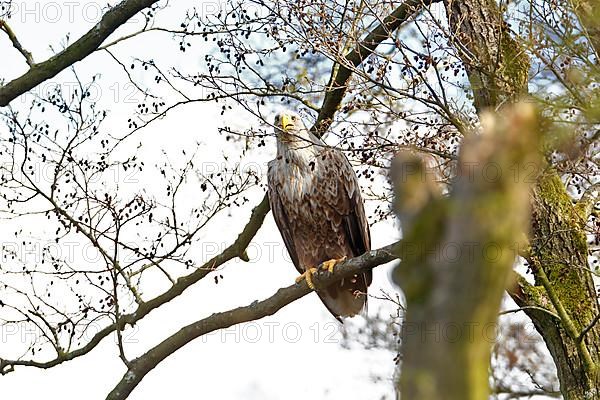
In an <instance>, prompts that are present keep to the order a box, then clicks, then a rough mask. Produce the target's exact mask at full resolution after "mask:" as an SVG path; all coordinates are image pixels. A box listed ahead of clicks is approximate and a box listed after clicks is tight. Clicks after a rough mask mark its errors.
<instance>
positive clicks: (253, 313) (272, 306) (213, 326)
mask: <svg viewBox="0 0 600 400" xmlns="http://www.w3.org/2000/svg"><path fill="white" fill-rule="evenodd" d="M396 245H397V243H394V244H390V245H388V246H385V247H383V248H381V249H379V250H373V251H370V252H368V253H365V254H363V255H362V256H360V257H356V258H352V259H350V260H348V261H346V262H344V263H342V264H339V266H337V267H336V271H335V272H334V273H333V274H330V273H328V272H325V271H322V272H320V273H319V274H318V276H317V277H316V278H315V282H316V284H317V287H324V286H327V285H328V284H330V283H333V282H335V281H337V280H339V279H341V278H344V277H347V276H350V275H353V274H356V273H359V272H362V271H365V270H368V269H371V268H374V267H376V266H378V265H381V264H385V263H387V262H390V261H392V260H394V259H395V256H394V255H393V249H394V246H396ZM310 292H311V290H310V288H309V287H308V285H307V284H306V282H305V281H302V282H301V283H297V284H294V285H291V286H288V287H285V288H282V289H279V290H278V291H277V292H276V293H275V294H274V295H272V296H271V297H269V298H267V299H265V300H262V301H254V302H253V303H251V304H249V305H247V306H245V307H238V308H234V309H232V310H229V311H225V312H219V313H214V314H212V315H211V316H209V317H206V318H203V319H201V320H199V321H196V322H194V323H192V324H190V325H188V326H185V327H183V328H181V329H180V330H179V331H178V332H177V333H175V334H173V335H171V336H169V337H168V338H167V339H165V340H163V341H162V342H161V343H159V344H158V345H156V346H155V347H153V348H152V349H150V350H148V351H147V352H146V353H145V354H143V355H142V356H140V357H138V358H136V359H135V360H133V361H132V362H131V366H130V367H129V368H128V370H127V372H126V373H125V374H124V375H123V378H122V379H121V380H120V381H119V383H118V384H117V385H116V386H115V388H114V389H113V390H112V391H111V392H110V393H109V395H108V396H107V397H106V399H107V400H121V399H126V398H127V397H128V396H129V394H130V393H131V392H132V390H133V389H135V388H136V387H137V385H138V384H139V383H140V382H141V381H142V379H144V377H145V376H146V375H147V374H148V372H150V371H151V370H152V369H154V368H155V367H156V366H157V365H158V364H159V363H161V362H162V361H163V360H164V359H166V358H167V357H169V356H170V355H171V354H173V353H174V352H175V351H177V350H179V349H180V348H182V347H183V346H185V345H186V344H188V343H189V342H191V341H192V340H194V339H196V338H198V337H200V336H202V335H206V334H207V333H210V332H213V331H216V330H218V329H224V328H228V327H230V326H233V325H236V324H240V323H243V322H248V321H255V320H258V319H261V318H264V317H266V316H269V315H273V314H275V313H276V312H277V311H279V310H280V309H282V308H283V307H285V306H286V305H288V304H290V303H292V302H293V301H295V300H298V299H299V298H301V297H303V296H306V295H307V294H308V293H310Z"/></svg>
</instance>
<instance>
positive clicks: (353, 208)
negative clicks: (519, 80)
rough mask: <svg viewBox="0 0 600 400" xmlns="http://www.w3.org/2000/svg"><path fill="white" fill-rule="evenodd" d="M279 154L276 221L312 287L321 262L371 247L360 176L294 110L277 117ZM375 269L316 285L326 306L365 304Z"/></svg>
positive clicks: (337, 309) (273, 193)
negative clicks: (323, 284)
mask: <svg viewBox="0 0 600 400" xmlns="http://www.w3.org/2000/svg"><path fill="white" fill-rule="evenodd" d="M275 134H276V136H277V157H276V158H275V159H274V160H272V161H270V162H269V171H268V186H269V202H270V204H271V210H272V212H273V217H274V218H275V222H276V223H277V227H278V228H279V231H280V232H281V236H282V237H283V241H284V243H285V246H286V248H287V250H288V252H289V253H290V257H291V259H292V262H293V263H294V265H295V267H296V269H297V270H298V272H300V273H301V274H302V275H300V276H299V277H298V278H297V279H296V281H297V282H300V281H301V280H302V279H306V282H307V283H308V285H309V286H310V287H311V288H313V289H314V284H313V281H312V275H313V274H314V273H315V272H316V271H317V267H318V266H319V265H322V267H323V268H326V269H328V270H329V271H333V268H334V267H335V265H336V264H337V263H339V262H341V261H343V260H344V259H346V258H352V257H356V256H359V255H361V254H363V253H365V252H367V251H369V250H370V249H371V238H370V234H369V225H368V222H367V218H366V216H365V210H364V206H363V200H362V197H361V194H360V186H359V184H358V179H357V177H356V174H355V173H354V170H353V169H352V166H351V165H350V162H349V161H348V159H347V158H346V156H345V155H344V154H343V153H342V152H341V151H339V150H336V149H333V148H331V147H328V146H327V145H326V144H325V143H324V142H323V141H322V140H320V139H319V138H317V137H316V136H315V135H313V134H312V133H311V132H309V131H308V130H307V129H306V127H305V126H304V124H303V122H302V120H301V119H300V117H299V116H298V115H296V114H295V113H293V112H288V111H286V112H282V113H280V114H279V115H277V116H276V117H275ZM371 280H372V273H371V271H368V272H365V273H363V274H360V275H354V276H352V277H349V278H346V279H343V280H341V281H338V282H335V283H333V284H331V285H330V286H328V287H326V288H323V289H322V290H317V294H318V295H319V297H320V298H321V300H322V301H323V303H324V304H325V306H326V307H327V309H328V310H329V311H330V312H331V313H332V314H333V315H334V316H335V317H336V318H337V319H338V320H340V321H341V318H340V317H350V316H354V315H356V314H358V313H359V312H360V311H361V310H362V309H363V308H365V307H366V304H367V287H368V286H369V285H370V284H371Z"/></svg>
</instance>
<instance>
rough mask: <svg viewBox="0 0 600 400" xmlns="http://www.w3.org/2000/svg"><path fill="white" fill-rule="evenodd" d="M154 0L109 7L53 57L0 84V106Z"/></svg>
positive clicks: (125, 0) (75, 57)
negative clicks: (99, 18)
mask: <svg viewBox="0 0 600 400" xmlns="http://www.w3.org/2000/svg"><path fill="white" fill-rule="evenodd" d="M157 2H158V0H123V1H122V2H121V3H119V4H118V5H116V6H114V7H113V8H111V9H110V10H109V11H107V12H106V14H104V16H103V17H102V19H101V20H100V22H98V23H97V24H96V25H94V27H93V28H92V29H90V30H89V31H88V32H87V33H86V34H85V35H83V36H82V37H81V38H79V40H77V41H76V42H75V43H73V44H72V45H70V46H69V47H67V48H66V49H64V50H63V51H61V52H60V53H58V54H57V55H55V56H54V57H52V58H50V59H48V60H46V61H44V62H41V63H39V64H34V65H33V66H32V67H31V68H30V69H29V71H27V72H26V73H25V74H23V75H21V76H20V77H18V78H16V79H14V80H12V81H10V82H9V83H7V84H6V85H4V86H2V87H0V107H2V106H7V105H8V104H9V103H10V102H11V101H12V100H14V99H15V98H16V97H18V96H20V95H22V94H23V93H25V92H27V91H29V90H31V89H33V88H34V87H36V86H37V85H39V84H40V83H42V82H44V81H45V80H47V79H50V78H52V77H54V76H56V75H57V74H58V73H59V72H61V71H62V70H64V69H65V68H67V67H69V66H71V65H73V64H74V63H76V62H77V61H81V60H83V59H84V58H85V57H87V56H89V55H90V54H91V53H93V52H94V51H95V50H96V49H97V48H98V47H99V46H100V45H101V44H102V42H104V40H105V39H106V38H107V37H108V36H110V35H111V34H112V33H113V32H114V31H115V30H117V28H119V27H120V26H121V25H123V24H124V23H125V22H127V20H129V19H130V18H131V17H133V16H134V15H135V14H137V13H138V12H140V11H141V10H143V9H144V8H147V7H150V6H151V5H153V4H154V3H157Z"/></svg>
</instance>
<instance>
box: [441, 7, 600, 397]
mask: <svg viewBox="0 0 600 400" xmlns="http://www.w3.org/2000/svg"><path fill="white" fill-rule="evenodd" d="M592 3H597V1H596V0H590V1H586V0H582V1H579V2H577V3H576V10H580V11H579V16H580V19H581V21H582V24H583V26H584V27H585V28H586V29H587V30H588V32H589V34H590V40H591V42H592V43H596V44H597V42H596V41H597V39H598V38H597V32H598V31H597V30H596V29H595V27H596V26H597V25H598V23H597V22H596V21H595V20H594V18H593V15H594V12H592V10H593V8H592V7H591V4H592ZM446 5H447V11H448V20H449V24H450V27H451V29H452V31H453V32H454V33H456V37H457V39H458V40H460V41H461V43H460V45H457V46H456V47H457V49H458V53H459V56H460V57H461V59H462V61H463V63H464V64H465V67H466V70H467V73H468V76H469V80H470V82H471V85H472V89H473V95H474V104H475V107H476V108H477V110H478V111H479V112H482V111H483V110H484V109H486V108H494V109H498V108H499V107H500V106H502V105H503V104H506V103H510V102H513V101H514V100H515V99H516V98H518V96H519V95H521V94H524V93H526V89H527V72H528V67H529V63H528V60H527V56H526V55H525V53H524V51H523V49H522V48H521V47H520V46H519V44H518V43H517V42H516V41H515V40H514V39H513V38H511V37H510V35H509V33H508V31H507V30H506V29H505V23H504V21H503V19H502V14H501V12H500V10H499V9H498V7H497V5H496V2H494V1H493V0H464V1H457V0H449V1H448V2H447V3H446ZM596 49H598V47H596ZM531 172H534V173H533V174H531ZM529 177H530V178H531V179H535V180H536V184H535V190H533V191H532V195H531V208H532V224H531V229H530V243H531V247H530V249H529V252H528V254H529V261H530V264H531V267H532V271H533V273H534V275H535V277H536V286H531V285H528V284H527V283H526V282H525V281H524V280H520V281H519V286H518V289H517V290H515V291H511V296H512V297H513V299H514V300H515V301H516V302H517V304H519V305H522V306H536V307H542V308H546V309H548V310H549V311H551V312H552V314H554V315H556V314H558V315H559V316H560V320H557V319H556V318H555V317H553V316H552V314H550V313H545V312H543V311H539V310H533V309H527V310H525V312H526V313H527V315H528V316H529V317H530V318H531V319H532V321H533V323H534V324H535V327H536V329H537V331H538V332H539V333H540V335H541V336H542V337H543V338H544V340H545V342H546V345H547V346H548V348H549V350H550V353H551V354H552V357H553V359H554V362H555V364H556V367H557V370H558V378H559V381H560V385H561V391H562V394H563V396H564V398H565V399H566V400H571V399H584V398H585V399H590V398H600V393H598V387H599V381H598V369H599V368H598V365H599V360H598V357H600V356H599V354H600V334H599V332H600V327H599V326H598V323H597V316H598V315H599V312H600V310H599V306H598V300H597V295H596V292H595V288H594V283H593V280H592V276H591V274H590V273H589V270H588V264H587V250H588V249H587V244H586V240H585V233H584V231H583V227H584V224H585V223H586V221H587V219H588V217H589V215H586V212H585V210H586V207H577V206H573V205H572V202H571V199H570V198H569V196H568V194H567V193H566V190H565V187H564V185H563V183H562V181H561V179H560V177H559V176H558V174H557V173H556V172H555V171H552V170H546V171H542V173H539V170H538V171H532V170H529ZM584 332H585V334H583V333H584Z"/></svg>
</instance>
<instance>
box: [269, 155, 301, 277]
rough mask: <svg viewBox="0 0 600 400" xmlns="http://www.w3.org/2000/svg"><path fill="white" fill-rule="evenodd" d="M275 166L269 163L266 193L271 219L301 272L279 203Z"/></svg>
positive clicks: (292, 239)
mask: <svg viewBox="0 0 600 400" xmlns="http://www.w3.org/2000/svg"><path fill="white" fill-rule="evenodd" d="M274 168H276V167H275V166H274V165H273V164H271V163H269V170H268V193H269V204H270V206H271V212H272V213H273V219H275V224H277V228H279V232H281V237H282V238H283V243H284V244H285V247H286V248H287V251H288V253H289V254H290V257H291V259H292V262H293V263H294V266H295V267H296V269H297V270H298V272H300V273H301V274H302V273H304V270H303V269H302V267H301V266H300V262H299V261H298V252H297V251H296V246H295V245H294V238H293V236H292V231H291V230H290V221H289V219H288V216H287V214H286V211H285V208H284V207H283V204H282V203H281V197H280V196H279V193H278V189H279V187H280V186H281V183H280V182H279V176H278V175H277V173H276V171H275V170H274Z"/></svg>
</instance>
